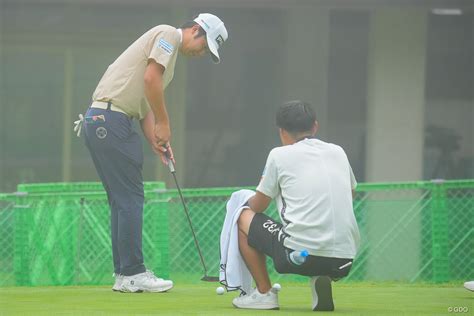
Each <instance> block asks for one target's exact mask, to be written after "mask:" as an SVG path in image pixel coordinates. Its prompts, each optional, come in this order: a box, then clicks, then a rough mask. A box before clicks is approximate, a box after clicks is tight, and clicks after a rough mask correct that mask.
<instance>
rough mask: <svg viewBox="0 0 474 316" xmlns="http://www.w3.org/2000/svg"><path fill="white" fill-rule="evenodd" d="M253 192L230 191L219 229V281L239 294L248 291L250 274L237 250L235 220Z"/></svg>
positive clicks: (237, 239) (250, 286)
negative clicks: (222, 222) (224, 214)
mask: <svg viewBox="0 0 474 316" xmlns="http://www.w3.org/2000/svg"><path fill="white" fill-rule="evenodd" d="M254 194H255V192H254V191H252V190H240V191H236V192H234V193H232V195H231V197H230V199H229V201H228V202H227V205H226V208H227V213H226V216H225V220H224V225H223V226H222V231H221V240H220V241H221V262H220V271H219V281H220V283H221V284H222V285H224V286H225V287H226V288H227V291H235V290H240V291H241V294H244V295H245V294H246V293H250V291H251V289H252V280H253V279H252V275H251V274H250V271H249V270H248V268H247V265H246V264H245V261H244V259H243V258H242V255H241V254H240V250H239V228H238V226H237V220H238V218H239V216H240V213H242V210H243V209H244V208H245V207H244V205H245V204H246V203H247V201H248V199H249V198H250V197H252V196H253V195H254Z"/></svg>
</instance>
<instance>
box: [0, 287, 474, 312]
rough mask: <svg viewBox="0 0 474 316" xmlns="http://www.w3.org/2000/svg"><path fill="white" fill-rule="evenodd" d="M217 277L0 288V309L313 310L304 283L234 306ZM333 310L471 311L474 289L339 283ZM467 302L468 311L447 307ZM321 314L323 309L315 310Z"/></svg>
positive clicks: (458, 305) (77, 310)
mask: <svg viewBox="0 0 474 316" xmlns="http://www.w3.org/2000/svg"><path fill="white" fill-rule="evenodd" d="M216 286H217V285H216V283H202V284H182V283H178V284H176V285H175V288H174V289H172V290H171V291H170V292H169V293H141V294H124V293H114V292H112V291H111V290H110V287H103V286H81V287H72V286H71V287H10V288H0V315H87V316H93V315H152V314H153V315H230V314H235V315H237V314H239V315H256V314H258V315H267V314H268V315H269V314H274V315H304V314H306V315H314V312H312V311H311V308H310V306H311V292H310V288H309V286H308V285H306V284H300V283H298V284H296V283H293V284H291V283H290V284H286V283H283V284H282V291H281V292H280V295H279V299H280V311H247V310H238V309H235V308H234V307H233V306H232V304H231V301H232V298H233V297H235V296H236V295H237V293H236V292H232V293H226V294H224V295H220V296H219V295H216V294H215V288H216ZM333 294H334V301H335V305H336V311H335V312H333V313H322V314H325V315H327V314H331V315H340V314H345V315H447V314H464V315H472V313H473V302H474V293H472V292H469V291H467V290H465V289H464V288H463V287H462V284H448V285H429V284H397V283H392V284H390V283H337V284H334V286H333ZM449 307H467V308H468V309H469V312H467V313H465V312H464V313H453V312H452V313H449V312H448V308H449ZM319 314H321V313H319Z"/></svg>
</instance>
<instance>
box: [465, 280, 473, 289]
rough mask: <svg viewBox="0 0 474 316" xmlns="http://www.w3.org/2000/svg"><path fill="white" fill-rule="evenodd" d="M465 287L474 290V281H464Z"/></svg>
mask: <svg viewBox="0 0 474 316" xmlns="http://www.w3.org/2000/svg"><path fill="white" fill-rule="evenodd" d="M464 287H465V288H466V289H467V290H469V291H474V281H467V282H464Z"/></svg>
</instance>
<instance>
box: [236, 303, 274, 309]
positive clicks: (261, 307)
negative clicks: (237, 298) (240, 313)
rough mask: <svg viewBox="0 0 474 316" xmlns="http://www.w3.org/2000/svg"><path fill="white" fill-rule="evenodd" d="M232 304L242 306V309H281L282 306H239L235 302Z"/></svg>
mask: <svg viewBox="0 0 474 316" xmlns="http://www.w3.org/2000/svg"><path fill="white" fill-rule="evenodd" d="M232 305H234V307H235V308H240V309H260V310H262V309H265V310H279V309H280V307H279V306H268V305H260V306H259V305H253V306H245V307H243V306H237V305H235V304H234V303H232Z"/></svg>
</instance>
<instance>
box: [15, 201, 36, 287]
mask: <svg viewBox="0 0 474 316" xmlns="http://www.w3.org/2000/svg"><path fill="white" fill-rule="evenodd" d="M15 195H16V199H15V207H14V213H13V214H14V215H13V216H14V221H13V223H14V226H13V227H14V250H13V274H14V276H15V284H16V285H23V286H28V285H31V271H30V270H31V269H30V260H29V259H30V252H29V250H30V249H29V248H30V247H29V243H30V241H29V236H30V232H31V224H32V223H31V222H32V218H31V210H30V205H29V204H30V203H31V202H30V201H28V193H27V192H15ZM28 202H30V203H28Z"/></svg>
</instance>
